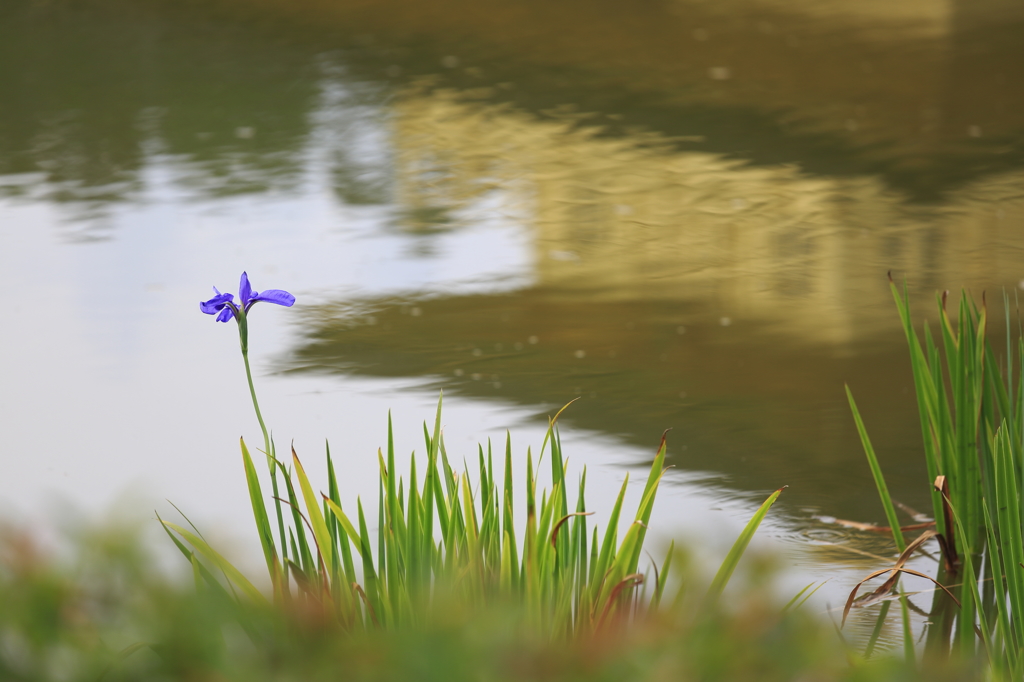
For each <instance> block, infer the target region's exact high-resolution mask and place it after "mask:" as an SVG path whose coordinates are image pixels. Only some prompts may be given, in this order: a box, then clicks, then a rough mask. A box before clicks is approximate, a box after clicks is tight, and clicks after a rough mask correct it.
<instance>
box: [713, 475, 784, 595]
mask: <svg viewBox="0 0 1024 682" xmlns="http://www.w3.org/2000/svg"><path fill="white" fill-rule="evenodd" d="M785 489H786V486H783V487H781V488H779V489H778V490H776V491H775V492H773V493H772V494H771V495H769V496H768V499H767V500H765V501H764V503H763V504H761V506H760V507H759V508H758V510H757V511H756V512H754V515H753V516H752V517H751V518H750V521H748V522H747V525H746V526H745V527H744V528H743V531H742V532H741V533H740V534H739V537H737V538H736V542H735V543H733V546H732V549H730V550H729V553H728V554H727V555H726V556H725V561H723V562H722V565H721V566H720V567H719V569H718V573H716V574H715V577H714V580H712V581H711V585H710V586H709V587H708V594H707V596H708V599H709V601H711V602H716V601H718V598H719V597H721V596H722V592H723V591H724V590H725V586H726V585H727V584H728V583H729V578H731V577H732V574H733V572H734V571H735V570H736V567H737V566H738V565H739V563H740V559H741V558H742V557H743V553H744V552H745V551H746V549H747V545H749V544H750V540H751V539H752V538H753V537H754V533H755V532H757V528H758V526H760V525H761V522H762V521H763V520H764V517H765V516H767V514H768V510H769V509H771V508H772V505H773V504H775V501H776V500H777V499H779V495H781V494H782V491H783V490H785Z"/></svg>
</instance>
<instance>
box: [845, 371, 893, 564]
mask: <svg viewBox="0 0 1024 682" xmlns="http://www.w3.org/2000/svg"><path fill="white" fill-rule="evenodd" d="M846 397H847V399H848V400H849V401H850V409H851V410H852V411H853V420H854V422H855V423H856V424H857V433H858V435H860V442H861V445H863V446H864V454H865V455H867V458H868V466H870V467H871V475H872V476H873V477H874V479H875V487H876V488H877V489H878V496H879V497H880V498H881V500H882V507H883V508H884V509H885V518H886V519H887V520H888V522H889V528H891V529H892V537H893V540H895V541H896V548H897V549H898V550H899V551H900V552H902V551H903V550H904V549H906V547H907V543H906V541H905V540H904V539H903V532H902V531H901V530H900V522H899V517H897V516H896V507H895V506H893V503H892V498H891V497H889V488H888V486H886V485H885V476H884V475H883V474H882V468H881V466H879V464H878V457H876V456H875V449H874V447H872V445H871V439H870V438H869V437H868V432H867V429H865V428H864V422H863V421H862V420H861V418H860V412H859V411H858V410H857V402H856V401H855V400H854V399H853V392H852V391H851V390H850V387H849V386H847V387H846Z"/></svg>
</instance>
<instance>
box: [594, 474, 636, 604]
mask: <svg viewBox="0 0 1024 682" xmlns="http://www.w3.org/2000/svg"><path fill="white" fill-rule="evenodd" d="M628 485H629V474H628V473H627V474H626V479H625V480H624V481H623V482H622V487H621V488H620V489H619V496H618V497H617V498H616V499H615V505H614V506H613V507H612V513H611V516H609V517H608V526H607V528H605V531H604V540H603V541H602V542H601V552H600V554H599V555H598V557H597V562H596V563H594V564H593V568H592V570H593V574H592V577H591V583H592V584H591V595H592V597H593V599H594V601H595V602H596V603H595V606H596V605H597V604H599V603H600V602H599V601H597V597H598V595H599V594H600V593H601V592H602V591H603V585H604V583H605V582H606V581H605V574H606V573H607V572H608V569H609V568H611V564H612V560H613V559H614V553H615V543H616V541H617V540H618V528H619V515H620V514H621V513H622V500H623V499H624V498H625V497H626V487H627V486H628ZM595 531H596V529H595ZM613 587H614V586H613Z"/></svg>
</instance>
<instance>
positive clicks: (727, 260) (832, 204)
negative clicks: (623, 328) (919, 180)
mask: <svg viewBox="0 0 1024 682" xmlns="http://www.w3.org/2000/svg"><path fill="white" fill-rule="evenodd" d="M393 114H394V117H393V121H392V135H393V144H394V146H395V148H396V149H397V150H398V152H397V155H396V159H397V162H396V185H397V187H398V197H399V198H400V201H401V202H402V203H404V204H405V206H406V208H407V209H408V210H410V211H414V212H419V213H422V212H424V211H425V210H427V208H428V207H430V206H433V207H434V209H435V210H441V209H442V208H446V207H447V208H451V207H452V206H459V205H465V204H468V203H471V202H472V201H474V200H476V199H478V198H479V197H480V196H481V195H482V194H484V193H487V192H498V193H500V195H502V198H501V205H502V206H505V207H506V209H505V210H507V211H509V212H510V213H513V214H514V215H516V217H517V218H519V219H521V220H523V221H524V222H525V223H526V224H527V225H528V226H529V228H530V230H531V235H532V240H533V245H534V265H533V271H534V272H533V274H534V277H535V281H536V285H537V286H538V287H540V288H544V289H550V290H558V291H559V292H561V294H560V295H563V296H567V297H579V298H580V300H583V299H585V300H586V301H587V302H588V303H598V302H605V301H630V300H637V301H650V300H660V301H666V302H670V301H678V302H692V303H696V302H699V303H701V304H703V305H704V306H705V307H706V308H707V309H708V310H709V314H712V315H715V316H716V317H720V318H723V319H725V318H728V319H729V320H736V321H738V320H749V321H752V322H755V323H757V324H759V326H761V327H762V328H763V329H766V330H771V331H773V332H777V333H781V334H785V335H789V336H790V337H792V339H793V340H798V341H799V342H802V343H803V342H808V341H814V342H819V343H826V344H831V345H835V346H840V347H842V346H848V345H851V344H856V343H857V342H863V341H866V340H870V339H871V338H872V337H873V336H876V335H878V334H879V333H880V332H881V331H883V330H891V329H892V327H893V322H894V317H893V311H892V305H891V301H890V299H889V295H888V293H887V280H886V272H887V271H890V270H891V271H893V272H894V274H895V276H897V277H899V278H903V277H906V278H907V279H908V280H909V281H910V282H911V284H912V286H913V288H914V291H915V293H916V294H919V296H918V298H919V299H923V300H928V299H930V298H931V296H932V295H933V294H934V290H935V289H936V288H944V287H958V286H961V285H962V286H964V287H968V288H974V289H975V290H981V289H988V290H989V291H997V292H998V291H999V289H1000V287H1014V286H1015V285H1016V284H1017V282H1018V281H1021V278H1022V277H1024V243H1022V242H1021V241H1020V239H1019V236H1020V234H1021V226H1022V225H1024V191H1022V188H1024V172H1021V171H1013V172H1006V173H1002V174H999V175H994V176H988V177H986V178H985V179H984V180H979V181H976V182H974V183H971V184H968V185H966V186H963V187H960V188H958V189H956V190H954V191H951V192H950V193H949V194H948V196H947V198H946V200H945V201H943V202H942V203H941V204H938V205H934V204H933V205H922V204H915V203H911V202H908V201H907V199H906V197H905V196H904V195H903V194H902V193H900V192H897V191H894V190H892V189H889V188H887V187H886V186H885V184H884V183H883V182H882V180H881V179H880V178H879V177H877V176H871V175H864V176H859V177H858V176H854V177H834V176H833V177H830V176H822V175H811V174H809V173H807V172H805V171H802V170H801V169H799V168H797V167H795V166H793V165H777V166H767V165H759V166H754V165H750V164H747V163H744V162H742V161H739V160H734V159H729V158H726V157H724V156H723V155H720V154H713V153H707V152H699V151H679V150H677V149H675V148H674V147H673V146H672V144H671V141H670V140H666V139H663V138H662V137H660V136H658V135H657V134H654V133H650V132H646V133H637V134H634V135H632V136H627V137H607V136H602V135H600V134H599V132H600V131H599V129H597V128H594V127H587V126H585V125H579V119H580V117H579V116H577V115H574V114H573V113H572V112H563V113H562V114H561V115H559V116H557V117H548V118H545V119H541V118H538V117H536V116H533V115H531V114H529V113H526V112H523V111H520V110H516V109H511V108H509V107H505V106H501V105H494V104H488V103H474V102H472V101H467V100H466V98H465V95H464V93H459V92H454V91H451V90H443V89H442V90H427V89H422V90H415V91H409V92H407V93H406V94H405V95H404V96H402V97H400V98H399V99H398V100H397V101H396V103H395V105H394V107H393ZM481 257H484V258H486V254H481ZM922 294H923V295H922Z"/></svg>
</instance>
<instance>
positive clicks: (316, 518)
mask: <svg viewBox="0 0 1024 682" xmlns="http://www.w3.org/2000/svg"><path fill="white" fill-rule="evenodd" d="M292 461H293V462H294V464H295V474H296V476H298V479H299V488H300V489H301V490H302V499H303V501H304V502H305V503H306V514H307V515H308V516H309V525H311V526H313V536H314V539H315V540H316V544H317V548H318V549H319V550H320V556H322V557H323V562H324V570H325V571H326V570H327V568H328V567H330V566H331V564H332V563H333V562H334V551H333V547H332V546H331V534H330V532H328V530H327V522H326V521H324V515H323V513H321V511H320V504H319V502H318V501H317V499H316V494H315V493H314V492H313V488H312V486H310V485H309V479H308V478H307V477H306V471H305V470H304V469H303V468H302V462H300V461H299V456H298V455H297V454H296V453H295V448H292Z"/></svg>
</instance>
